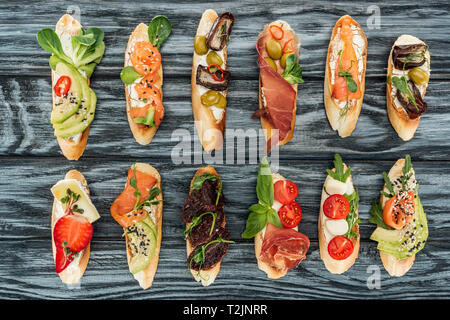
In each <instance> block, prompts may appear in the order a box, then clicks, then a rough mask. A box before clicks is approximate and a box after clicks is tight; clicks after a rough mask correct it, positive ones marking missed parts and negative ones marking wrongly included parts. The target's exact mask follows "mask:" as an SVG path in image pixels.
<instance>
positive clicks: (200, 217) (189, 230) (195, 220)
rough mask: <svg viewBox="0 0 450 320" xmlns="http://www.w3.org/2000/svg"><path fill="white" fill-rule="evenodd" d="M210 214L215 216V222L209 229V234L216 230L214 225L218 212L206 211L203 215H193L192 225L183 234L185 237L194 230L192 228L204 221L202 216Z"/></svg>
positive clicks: (214, 222)
mask: <svg viewBox="0 0 450 320" xmlns="http://www.w3.org/2000/svg"><path fill="white" fill-rule="evenodd" d="M207 214H210V215H211V216H212V217H213V222H212V224H211V229H210V231H209V235H212V233H213V231H214V226H215V224H216V219H217V213H215V212H211V211H208V212H204V213H202V214H201V215H199V216H197V217H193V218H192V221H191V225H190V226H189V228H187V229H186V230H185V231H184V232H183V234H184V236H185V237H187V235H188V234H189V233H190V232H191V231H192V229H194V228H195V227H196V226H198V225H199V224H200V223H201V222H202V218H203V216H205V215H207Z"/></svg>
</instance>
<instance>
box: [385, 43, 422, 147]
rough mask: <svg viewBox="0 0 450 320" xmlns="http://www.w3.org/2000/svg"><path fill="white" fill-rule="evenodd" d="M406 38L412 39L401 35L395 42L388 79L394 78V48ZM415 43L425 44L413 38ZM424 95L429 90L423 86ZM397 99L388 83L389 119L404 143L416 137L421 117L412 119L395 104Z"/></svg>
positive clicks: (389, 82)
mask: <svg viewBox="0 0 450 320" xmlns="http://www.w3.org/2000/svg"><path fill="white" fill-rule="evenodd" d="M406 37H412V36H409V35H401V36H400V37H398V38H397V40H396V41H395V42H394V44H393V45H392V48H391V52H390V54H389V60H388V70H387V78H388V79H391V78H392V70H393V69H394V64H393V62H392V52H393V51H394V47H395V46H396V43H397V42H399V41H402V39H404V38H406ZM412 39H413V41H416V42H415V43H424V42H423V41H422V40H420V39H418V38H416V37H412ZM426 56H427V59H428V61H430V52H429V51H427V54H426ZM422 88H423V94H422V98H423V97H425V93H426V90H427V85H423V86H422ZM394 100H395V98H394V97H392V83H391V81H386V104H387V111H388V117H389V121H390V122H391V124H392V127H393V128H394V129H395V131H396V132H397V134H398V136H399V137H400V138H402V140H404V141H408V140H411V139H412V137H414V134H415V133H416V130H417V127H418V126H419V123H420V116H419V117H417V118H415V119H410V118H409V116H408V113H407V112H406V111H405V109H404V108H403V107H397V106H396V105H395V103H394Z"/></svg>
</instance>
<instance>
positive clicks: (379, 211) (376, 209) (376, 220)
mask: <svg viewBox="0 0 450 320" xmlns="http://www.w3.org/2000/svg"><path fill="white" fill-rule="evenodd" d="M370 214H371V215H372V216H371V217H370V218H369V222H371V223H373V224H376V225H377V226H380V227H382V228H384V229H388V230H392V228H391V227H389V226H388V225H387V224H385V223H384V220H383V208H382V207H381V203H380V200H379V199H378V198H376V199H374V200H373V202H372V208H371V209H370Z"/></svg>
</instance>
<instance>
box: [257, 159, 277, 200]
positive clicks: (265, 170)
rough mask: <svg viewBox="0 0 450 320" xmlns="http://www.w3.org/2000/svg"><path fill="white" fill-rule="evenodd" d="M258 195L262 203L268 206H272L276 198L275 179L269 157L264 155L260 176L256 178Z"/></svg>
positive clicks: (259, 171)
mask: <svg viewBox="0 0 450 320" xmlns="http://www.w3.org/2000/svg"><path fill="white" fill-rule="evenodd" d="M256 196H257V197H258V200H259V201H260V202H261V203H262V204H264V205H266V206H267V207H272V205H273V200H274V196H273V180H272V171H271V170H270V165H269V162H268V161H267V157H264V158H263V159H262V160H261V163H260V164H259V170H258V178H257V180H256Z"/></svg>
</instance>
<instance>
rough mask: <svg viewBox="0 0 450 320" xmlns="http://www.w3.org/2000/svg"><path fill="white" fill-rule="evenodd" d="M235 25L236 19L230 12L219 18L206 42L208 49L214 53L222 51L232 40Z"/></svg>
mask: <svg viewBox="0 0 450 320" xmlns="http://www.w3.org/2000/svg"><path fill="white" fill-rule="evenodd" d="M233 23H234V17H233V15H232V14H231V13H230V12H225V13H222V14H221V15H220V16H219V17H217V19H216V21H214V24H213V26H212V28H211V31H210V32H209V35H208V39H207V40H206V45H207V46H208V48H210V49H211V50H214V51H219V50H222V49H223V47H224V46H225V44H226V43H227V42H228V40H229V39H230V34H231V29H232V28H233Z"/></svg>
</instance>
